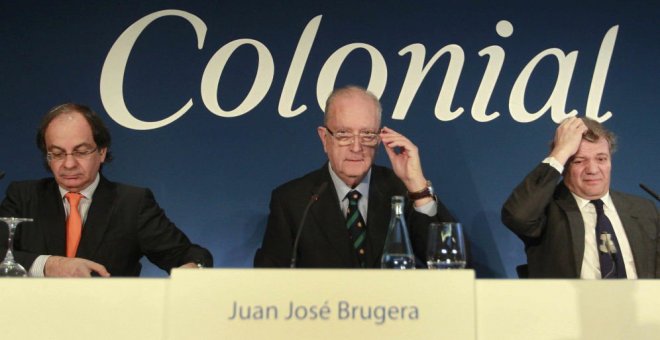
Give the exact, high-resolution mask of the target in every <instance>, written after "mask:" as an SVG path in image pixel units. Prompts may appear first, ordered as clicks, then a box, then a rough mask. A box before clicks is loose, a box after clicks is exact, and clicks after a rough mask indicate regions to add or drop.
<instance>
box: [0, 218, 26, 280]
mask: <svg viewBox="0 0 660 340" xmlns="http://www.w3.org/2000/svg"><path fill="white" fill-rule="evenodd" d="M0 221H2V222H5V223H6V224H7V226H8V227H9V244H8V246H7V255H5V259H4V260H3V261H2V263H0V276H5V277H26V276H27V271H26V270H25V268H23V266H21V265H20V264H19V263H18V262H16V261H14V254H13V253H12V250H13V247H14V232H15V231H16V227H17V226H18V224H19V223H21V222H32V221H33V220H32V219H31V218H19V217H0Z"/></svg>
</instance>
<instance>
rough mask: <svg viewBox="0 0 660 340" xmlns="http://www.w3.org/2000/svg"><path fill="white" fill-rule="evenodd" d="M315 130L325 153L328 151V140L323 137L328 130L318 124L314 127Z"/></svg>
mask: <svg viewBox="0 0 660 340" xmlns="http://www.w3.org/2000/svg"><path fill="white" fill-rule="evenodd" d="M316 132H318V134H319V138H320V139H321V143H322V144H323V151H325V153H328V148H327V145H326V143H327V142H328V140H327V139H326V138H325V137H326V135H327V133H328V131H327V130H326V129H325V128H324V127H322V126H319V127H317V128H316Z"/></svg>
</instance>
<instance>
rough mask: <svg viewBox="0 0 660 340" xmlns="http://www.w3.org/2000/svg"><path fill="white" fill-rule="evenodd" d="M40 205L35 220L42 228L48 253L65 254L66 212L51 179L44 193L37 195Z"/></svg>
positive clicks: (55, 185)
mask: <svg viewBox="0 0 660 340" xmlns="http://www.w3.org/2000/svg"><path fill="white" fill-rule="evenodd" d="M39 200H40V202H41V203H40V205H39V206H40V207H41V209H39V210H38V212H37V216H35V222H36V223H39V224H40V225H41V226H42V228H44V229H45V230H44V234H45V235H46V245H47V247H48V249H47V251H48V254H51V255H60V256H65V255H66V214H65V212H64V203H63V201H62V196H61V194H60V191H59V187H58V186H57V182H55V180H53V181H52V182H50V183H48V184H47V185H46V190H45V192H44V195H43V196H41V197H39Z"/></svg>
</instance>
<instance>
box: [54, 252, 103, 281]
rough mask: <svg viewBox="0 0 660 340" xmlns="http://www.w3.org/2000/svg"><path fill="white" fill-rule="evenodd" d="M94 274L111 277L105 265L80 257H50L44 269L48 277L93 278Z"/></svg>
mask: <svg viewBox="0 0 660 340" xmlns="http://www.w3.org/2000/svg"><path fill="white" fill-rule="evenodd" d="M92 272H95V273H97V274H99V276H102V277H110V273H108V271H107V270H106V269H105V267H104V266H103V265H101V264H98V263H96V262H93V261H89V260H85V259H81V258H78V257H73V258H70V257H62V256H50V257H49V258H48V260H46V266H45V267H44V276H47V277H91V276H92Z"/></svg>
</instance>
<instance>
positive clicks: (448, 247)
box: [426, 222, 466, 269]
mask: <svg viewBox="0 0 660 340" xmlns="http://www.w3.org/2000/svg"><path fill="white" fill-rule="evenodd" d="M465 264H466V254H465V242H464V240H463V227H462V226H461V224H460V223H456V222H441V223H431V225H429V243H428V247H427V249H426V265H427V266H428V267H429V269H463V268H465Z"/></svg>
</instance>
